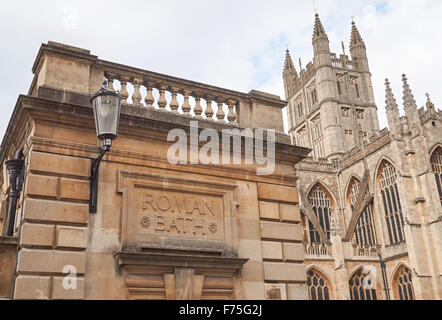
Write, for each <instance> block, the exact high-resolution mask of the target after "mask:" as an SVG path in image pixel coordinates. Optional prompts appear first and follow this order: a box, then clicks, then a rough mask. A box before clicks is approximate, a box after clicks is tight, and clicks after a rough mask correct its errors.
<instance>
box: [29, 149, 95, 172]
mask: <svg viewBox="0 0 442 320" xmlns="http://www.w3.org/2000/svg"><path fill="white" fill-rule="evenodd" d="M29 169H30V170H31V171H39V172H51V173H57V174H60V175H71V176H80V177H89V176H90V170H91V162H90V160H88V159H83V158H76V157H69V156H62V155H55V154H49V153H42V152H32V154H31V159H30V163H29Z"/></svg>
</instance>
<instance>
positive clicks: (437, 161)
mask: <svg viewBox="0 0 442 320" xmlns="http://www.w3.org/2000/svg"><path fill="white" fill-rule="evenodd" d="M431 168H432V169H433V173H434V176H435V178H436V184H437V190H438V191H439V198H440V203H441V204H442V147H438V148H437V149H436V150H435V151H434V152H433V155H432V156H431Z"/></svg>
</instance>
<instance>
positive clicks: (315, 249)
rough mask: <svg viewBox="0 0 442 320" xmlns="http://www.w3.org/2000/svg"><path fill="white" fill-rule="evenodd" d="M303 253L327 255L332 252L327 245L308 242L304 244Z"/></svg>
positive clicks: (317, 255)
mask: <svg viewBox="0 0 442 320" xmlns="http://www.w3.org/2000/svg"><path fill="white" fill-rule="evenodd" d="M305 254H306V255H307V256H316V257H329V256H331V255H332V252H331V247H330V246H329V245H322V244H320V243H312V244H310V243H309V244H306V245H305Z"/></svg>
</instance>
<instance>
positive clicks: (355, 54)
mask: <svg viewBox="0 0 442 320" xmlns="http://www.w3.org/2000/svg"><path fill="white" fill-rule="evenodd" d="M350 54H351V57H352V59H353V60H354V61H356V62H357V63H358V69H359V70H361V71H365V72H370V69H369V67H368V59H367V48H366V46H365V42H364V40H363V39H362V37H361V34H360V33H359V30H358V28H357V27H356V23H355V22H354V21H353V22H352V23H351V40H350Z"/></svg>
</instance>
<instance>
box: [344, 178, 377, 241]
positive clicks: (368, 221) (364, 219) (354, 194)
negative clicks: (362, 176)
mask: <svg viewBox="0 0 442 320" xmlns="http://www.w3.org/2000/svg"><path fill="white" fill-rule="evenodd" d="M360 186H361V183H360V181H359V180H358V179H356V178H353V179H352V181H351V182H350V187H349V190H348V201H349V202H350V207H351V211H352V213H353V210H354V208H355V204H356V201H357V200H358V195H359V190H360ZM353 239H354V241H355V242H356V244H358V245H360V246H372V247H374V246H376V245H377V241H376V231H375V225H374V220H373V203H370V204H369V205H368V206H367V208H365V210H364V212H362V214H361V216H360V217H359V220H358V223H357V225H356V229H355V232H354V236H353Z"/></svg>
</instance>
